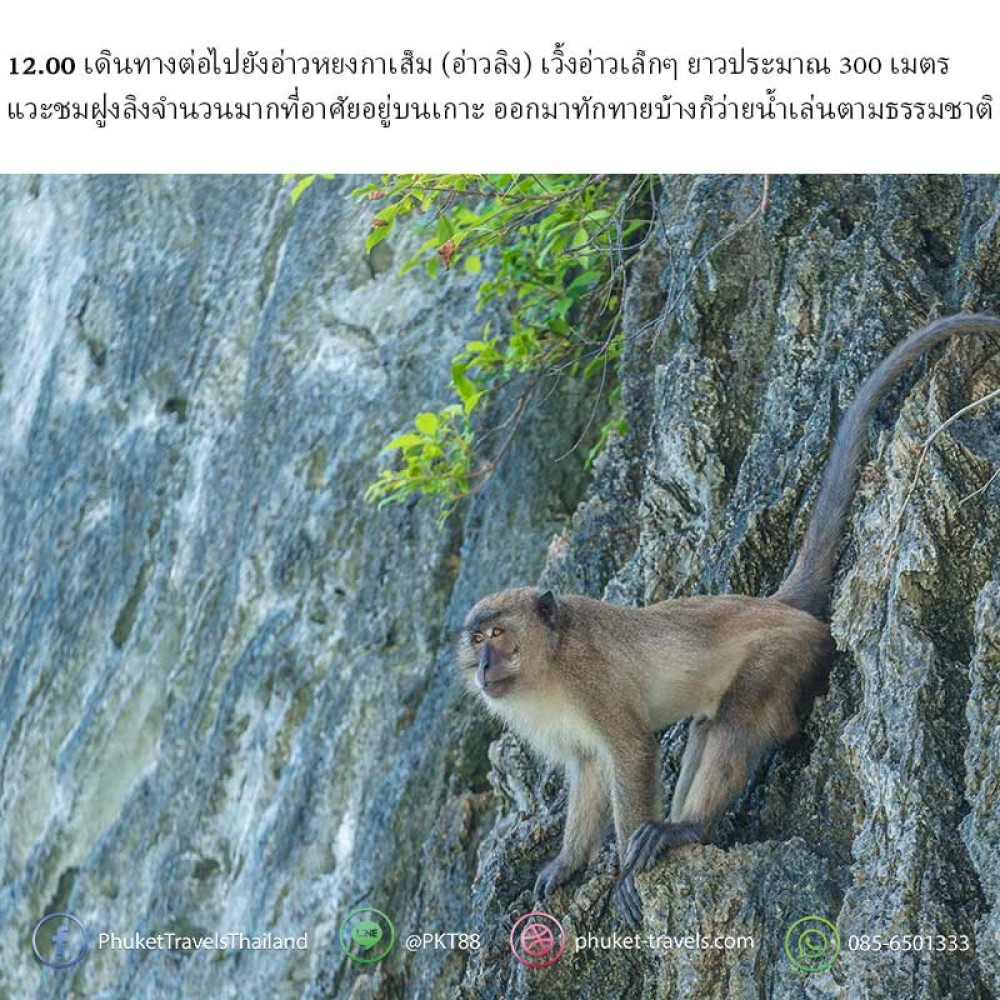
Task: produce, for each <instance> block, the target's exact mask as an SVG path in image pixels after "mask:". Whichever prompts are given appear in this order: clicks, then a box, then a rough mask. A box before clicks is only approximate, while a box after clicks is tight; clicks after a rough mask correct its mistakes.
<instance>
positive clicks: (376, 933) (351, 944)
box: [340, 906, 396, 965]
mask: <svg viewBox="0 0 1000 1000" xmlns="http://www.w3.org/2000/svg"><path fill="white" fill-rule="evenodd" d="M395 943H396V928H395V927H393V926H392V921H391V920H390V919H389V918H388V917H387V916H386V915H385V914H384V913H383V912H382V911H381V910H376V909H375V908H374V907H371V906H359V907H358V908H357V909H356V910H351V912H350V913H348V914H347V918H346V919H345V920H344V922H343V923H342V924H341V925H340V947H341V949H342V951H343V952H344V954H345V955H346V956H347V957H348V958H349V959H350V960H351V961H352V962H360V963H361V964H362V965H372V964H373V963H375V962H381V961H382V959H383V958H385V956H386V955H388V954H389V952H390V951H392V946H393V945H394V944H395Z"/></svg>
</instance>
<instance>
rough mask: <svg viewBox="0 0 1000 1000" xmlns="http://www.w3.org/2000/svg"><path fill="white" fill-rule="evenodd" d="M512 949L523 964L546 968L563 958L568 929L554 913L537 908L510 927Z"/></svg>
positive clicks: (529, 966)
mask: <svg viewBox="0 0 1000 1000" xmlns="http://www.w3.org/2000/svg"><path fill="white" fill-rule="evenodd" d="M510 950H511V952H512V953H513V955H514V958H516V959H517V960H518V961H519V962H520V963H521V965H526V966H527V967H528V968H529V969H544V968H545V967H546V966H547V965H554V964H555V963H556V962H558V961H559V959H560V958H562V953H563V952H564V951H565V950H566V932H565V931H564V930H563V926H562V924H561V923H559V921H558V920H556V918H555V917H554V916H552V914H551V913H545V912H544V911H543V910H535V911H534V912H532V913H527V914H525V915H524V916H523V917H521V918H520V919H519V920H518V921H517V922H516V923H515V924H514V926H513V927H511V929H510Z"/></svg>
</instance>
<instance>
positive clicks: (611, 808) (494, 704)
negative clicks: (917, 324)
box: [458, 315, 1000, 924]
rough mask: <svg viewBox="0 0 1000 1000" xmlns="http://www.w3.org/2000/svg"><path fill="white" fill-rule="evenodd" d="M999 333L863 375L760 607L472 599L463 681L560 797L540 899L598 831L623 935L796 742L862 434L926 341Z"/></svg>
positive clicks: (902, 357) (545, 597)
mask: <svg viewBox="0 0 1000 1000" xmlns="http://www.w3.org/2000/svg"><path fill="white" fill-rule="evenodd" d="M966 333H990V334H997V333H1000V319H997V318H994V317H992V316H986V315H956V316H951V317H946V318H943V319H938V320H935V321H934V322H932V323H930V324H928V325H927V326H925V327H923V328H922V329H920V330H918V331H917V332H916V333H914V334H912V335H911V336H910V337H909V338H907V339H906V340H904V341H903V342H902V343H901V344H899V345H898V346H897V347H896V348H895V349H894V350H893V351H892V352H891V353H890V354H889V355H888V356H887V357H886V358H885V359H884V360H883V361H882V362H881V363H880V364H879V365H878V367H877V368H875V370H874V371H873V372H872V373H871V374H870V375H869V376H868V378H867V379H866V380H865V381H864V383H863V384H862V385H861V387H860V388H859V390H858V392H857V394H856V395H855V397H854V400H853V402H852V403H851V405H850V406H849V407H848V409H847V412H846V413H845V414H844V417H843V419H842V421H841V423H840V427H839V429H838V431H837V434H836V437H835V440H834V443H833V447H832V449H831V452H830V457H829V459H828V461H827V465H826V468H825V470H824V472H823V476H822V480H821V484H820V489H819V494H818V497H817V499H816V503H815V505H814V507H813V511H812V514H811V517H810V519H809V523H808V526H807V528H806V532H805V536H804V539H803V542H802V545H801V547H800V549H799V552H798V555H797V556H796V559H795V562H794V563H793V565H792V569H791V571H790V572H789V574H788V576H787V577H786V579H785V581H784V582H783V583H782V584H781V586H780V587H779V589H778V590H777V592H776V593H774V594H773V595H772V596H770V597H742V596H737V595H719V596H696V597H682V598H676V599H671V600H666V601H661V602H658V603H655V604H651V605H649V606H646V607H639V608H633V607H622V606H616V605H612V604H609V603H606V602H604V601H599V600H596V599H593V598H589V597H583V596H576V595H560V596H559V597H556V595H555V594H553V593H552V591H551V590H545V591H542V590H540V589H538V588H534V587H522V588H517V589H513V590H505V591H502V592H500V593H496V594H493V595H491V596H488V597H485V598H483V599H482V600H480V601H479V602H478V603H477V604H476V605H475V606H474V607H473V608H472V609H471V610H470V611H469V613H468V615H467V616H466V618H465V621H464V624H463V628H462V632H461V636H460V639H459V650H458V663H459V667H460V669H461V671H462V673H463V675H464V679H465V682H466V684H467V685H468V686H469V687H470V688H471V690H472V691H473V692H474V694H475V695H476V696H477V697H478V698H479V699H481V701H482V702H483V703H484V704H485V706H486V708H487V709H488V711H489V712H490V713H492V714H493V715H495V716H497V717H499V718H500V719H501V720H502V721H503V722H505V723H506V724H507V725H508V726H509V727H510V728H512V729H513V730H514V731H515V732H516V733H517V734H518V735H519V736H521V737H522V738H523V739H524V740H525V741H526V742H527V743H528V744H529V745H530V746H532V747H533V748H534V749H535V750H536V751H537V752H538V753H539V754H540V755H541V756H542V757H543V758H545V759H546V760H548V761H549V762H551V763H553V764H556V765H561V766H562V767H563V768H564V769H565V772H566V777H567V781H568V786H569V793H568V799H567V815H566V825H565V829H564V831H563V839H562V847H561V849H560V851H559V853H558V855H557V856H556V857H555V858H553V859H552V860H551V861H549V862H548V863H547V864H546V865H545V866H544V867H543V868H542V869H541V871H540V873H539V874H538V877H537V879H536V881H535V887H534V892H535V896H536V898H540V899H544V898H545V897H546V896H547V895H548V894H549V893H551V892H552V891H553V890H554V889H555V888H556V887H558V886H560V885H562V884H564V883H565V882H567V881H568V880H569V879H570V878H571V877H572V876H573V875H574V874H575V873H576V872H577V871H578V870H580V869H581V868H582V867H584V866H585V865H586V864H587V863H588V862H589V861H591V860H592V859H593V858H594V857H595V856H596V854H597V853H598V851H599V850H600V848H601V846H602V844H603V840H604V835H605V831H606V828H607V825H608V822H609V820H610V821H612V822H613V824H614V830H615V839H616V843H617V848H618V858H619V875H618V880H617V882H616V883H615V887H614V891H613V898H614V901H615V904H616V907H617V908H618V909H619V911H620V912H621V914H622V915H623V916H624V917H625V918H626V919H627V920H629V921H631V922H632V923H633V924H638V923H640V922H641V918H642V910H641V903H640V900H639V896H638V892H637V890H636V888H635V884H634V876H635V874H636V873H638V872H643V871H646V870H648V869H649V868H650V867H652V865H653V864H655V863H656V862H657V861H658V860H660V859H661V858H662V857H663V856H664V855H665V854H666V853H667V852H669V851H670V850H671V849H673V848H677V847H681V846H683V845H688V844H699V843H705V842H708V841H709V840H710V839H711V836H712V832H713V828H714V826H715V824H716V822H717V820H718V819H719V817H720V816H721V815H722V813H723V812H724V811H725V809H726V808H727V807H728V805H729V804H730V803H731V802H732V801H733V799H735V798H736V797H737V796H738V795H739V793H740V792H741V791H742V789H743V788H744V786H745V785H746V783H747V781H748V779H749V777H750V776H751V775H752V773H753V772H754V770H755V768H756V766H757V764H758V763H759V762H760V761H761V760H762V759H763V758H764V757H765V756H766V755H767V754H768V753H769V752H771V751H772V750H773V749H774V748H775V747H776V746H778V745H780V744H781V743H783V742H787V741H788V740H791V739H792V738H794V737H795V736H796V735H797V734H798V733H799V732H800V729H801V726H802V724H803V722H804V720H805V718H806V717H807V715H808V712H809V710H810V708H811V706H812V703H813V700H814V698H815V697H816V696H817V695H818V694H821V693H823V692H824V691H825V690H826V684H827V676H828V673H829V668H830V663H831V659H832V655H833V651H834V644H833V640H832V638H831V635H830V629H829V625H828V623H827V607H828V604H829V601H830V596H831V591H832V587H833V578H834V573H835V571H836V568H837V561H838V553H839V548H840V543H841V538H842V535H843V532H844V525H845V522H846V519H847V514H848V511H849V509H850V505H851V503H852V501H853V497H854V493H855V490H856V488H857V482H858V477H859V475H860V466H861V462H862V460H863V458H864V455H865V453H866V449H867V436H868V434H867V425H868V422H869V420H870V419H871V417H872V414H873V412H874V410H875V407H876V406H877V405H878V403H879V401H880V400H881V399H882V397H883V396H884V395H885V394H886V392H887V391H888V390H889V388H890V387H891V385H892V384H893V382H894V381H895V380H896V378H897V377H898V376H899V375H900V374H901V373H902V372H903V371H904V370H905V369H906V368H907V367H909V365H911V364H912V363H913V362H914V361H915V360H916V359H917V357H918V356H919V355H921V354H922V353H923V352H924V351H926V350H928V349H930V348H931V347H933V346H934V345H935V344H938V343H940V342H941V341H944V340H947V339H948V338H950V337H953V336H956V335H959V334H966ZM685 718H690V719H691V722H690V728H689V733H688V740H687V744H686V746H685V749H684V752H683V755H682V758H681V763H680V768H679V774H678V777H677V783H676V786H675V790H674V794H673V799H672V802H671V806H670V816H669V818H667V819H661V818H660V817H661V816H662V812H661V807H660V790H659V777H658V776H659V739H658V734H659V733H660V732H661V731H662V730H664V729H666V727H667V726H669V725H671V724H673V723H675V722H679V721H681V720H683V719H685Z"/></svg>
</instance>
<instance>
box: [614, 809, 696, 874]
mask: <svg viewBox="0 0 1000 1000" xmlns="http://www.w3.org/2000/svg"><path fill="white" fill-rule="evenodd" d="M704 836H705V832H704V829H703V827H702V826H701V824H700V823H652V822H646V823H640V824H639V826H638V827H636V831H635V833H633V834H632V836H631V837H630V838H629V842H628V847H627V848H626V849H625V858H624V860H623V861H622V880H623V881H624V879H625V878H626V877H630V876H632V875H634V874H635V873H636V872H645V871H649V869H650V868H652V867H653V865H654V864H656V862H657V861H659V860H660V858H662V857H663V855H664V854H666V853H667V851H669V850H670V849H671V848H674V847H682V846H683V845H685V844H700V843H701V842H702V841H703V840H704Z"/></svg>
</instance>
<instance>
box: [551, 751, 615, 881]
mask: <svg viewBox="0 0 1000 1000" xmlns="http://www.w3.org/2000/svg"><path fill="white" fill-rule="evenodd" d="M566 777H567V778H568V779H569V802H568V804H567V808H566V827H565V829H564V830H563V843H562V849H561V850H560V851H559V854H558V856H557V857H555V858H553V859H552V860H551V861H550V862H549V863H548V864H547V865H545V866H544V867H543V868H542V870H541V871H540V872H539V874H538V878H537V879H536V880H535V896H536V897H537V898H538V899H544V898H545V897H546V896H547V895H548V894H549V893H550V892H552V890H553V889H555V888H557V887H558V886H560V885H562V884H563V883H564V882H567V881H568V880H569V879H570V878H571V877H572V875H573V874H574V872H576V871H578V870H579V869H580V868H582V867H583V866H584V865H585V864H586V863H587V862H588V861H589V860H590V859H591V857H592V856H593V855H594V854H595V853H596V851H597V850H598V848H599V847H600V846H601V840H602V839H603V836H604V828H605V826H606V825H607V822H608V812H609V801H608V793H607V789H606V788H605V786H604V783H603V781H602V780H601V775H600V773H599V767H598V763H597V761H596V760H594V758H593V757H580V758H577V759H575V760H573V761H571V762H570V764H569V766H568V767H567V768H566Z"/></svg>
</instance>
